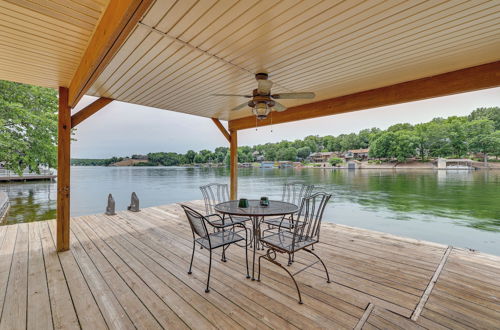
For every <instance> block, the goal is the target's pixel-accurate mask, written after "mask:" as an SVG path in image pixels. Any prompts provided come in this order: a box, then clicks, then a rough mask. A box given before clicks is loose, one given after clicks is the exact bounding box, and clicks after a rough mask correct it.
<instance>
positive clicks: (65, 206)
mask: <svg viewBox="0 0 500 330" xmlns="http://www.w3.org/2000/svg"><path fill="white" fill-rule="evenodd" d="M68 94H69V92H68V89H67V88H66V87H59V114H58V128H57V211H56V218H57V251H66V250H68V249H69V217H70V212H69V211H70V209H69V208H70V157H71V148H70V147H71V108H70V107H69V106H68Z"/></svg>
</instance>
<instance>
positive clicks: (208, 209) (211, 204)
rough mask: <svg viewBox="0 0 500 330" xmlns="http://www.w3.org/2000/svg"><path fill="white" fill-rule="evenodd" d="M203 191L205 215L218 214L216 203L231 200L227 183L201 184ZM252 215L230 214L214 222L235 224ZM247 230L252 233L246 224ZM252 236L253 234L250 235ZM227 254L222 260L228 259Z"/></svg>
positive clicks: (223, 254)
mask: <svg viewBox="0 0 500 330" xmlns="http://www.w3.org/2000/svg"><path fill="white" fill-rule="evenodd" d="M200 190H201V193H202V195H203V200H204V202H205V216H206V217H211V216H213V215H214V214H218V213H217V212H216V211H215V205H217V204H219V203H222V202H227V201H228V200H229V188H228V185H227V184H224V183H209V184H206V185H204V186H200ZM250 220H251V219H250V217H238V216H229V218H226V217H225V215H222V217H219V218H217V219H215V220H213V221H212V222H213V223H214V224H216V225H224V224H225V223H226V222H231V223H233V224H236V223H244V222H247V221H250ZM214 230H215V231H220V230H221V229H219V228H214ZM245 230H246V231H248V234H249V235H250V234H251V229H250V228H247V227H246V226H245ZM250 237H251V236H250ZM251 246H252V242H251V241H250V247H251ZM225 256H226V254H225V253H222V261H226V260H225V259H226V258H225Z"/></svg>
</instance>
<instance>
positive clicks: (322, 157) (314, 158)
mask: <svg viewBox="0 0 500 330" xmlns="http://www.w3.org/2000/svg"><path fill="white" fill-rule="evenodd" d="M338 156H339V155H338V154H337V153H336V152H315V153H312V154H310V155H309V159H310V161H311V162H313V163H326V162H328V160H329V159H330V158H333V157H338Z"/></svg>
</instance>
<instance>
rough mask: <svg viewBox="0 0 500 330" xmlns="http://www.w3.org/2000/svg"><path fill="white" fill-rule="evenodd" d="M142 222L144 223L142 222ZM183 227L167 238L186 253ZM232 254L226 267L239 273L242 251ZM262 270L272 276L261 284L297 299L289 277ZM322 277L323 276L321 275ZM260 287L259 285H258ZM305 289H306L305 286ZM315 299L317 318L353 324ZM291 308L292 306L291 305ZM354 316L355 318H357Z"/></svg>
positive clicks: (188, 241) (272, 268)
mask: <svg viewBox="0 0 500 330" xmlns="http://www.w3.org/2000/svg"><path fill="white" fill-rule="evenodd" d="M151 219H152V217H148V221H149V220H151ZM156 221H159V222H158V223H157V225H160V224H161V221H162V220H161V219H156ZM142 222H144V221H142ZM184 226H186V223H185V222H182V225H181V227H180V228H176V229H173V228H172V229H169V232H170V233H175V234H176V235H177V236H168V237H169V239H170V240H176V241H177V242H179V241H181V239H182V241H183V244H184V246H185V249H186V250H187V251H190V246H191V245H192V238H189V235H185V233H186V229H188V228H183V227H184ZM176 227H179V225H176ZM165 234H166V235H168V233H165ZM233 251H234V252H231V251H229V252H228V255H229V253H230V257H229V259H230V260H231V262H228V263H227V267H230V268H233V269H234V270H235V271H240V272H241V269H243V267H244V258H243V250H241V251H240V250H233ZM236 252H240V253H237V254H236V255H233V254H234V253H236ZM233 261H234V262H236V263H237V264H234V263H233ZM263 269H265V272H266V275H267V274H272V276H269V280H268V281H263V282H262V284H263V285H264V287H265V286H267V287H269V288H271V289H272V290H273V291H274V290H277V291H278V292H280V294H286V295H287V296H288V299H292V300H295V301H296V299H297V293H296V291H295V287H294V286H293V283H292V282H291V279H290V278H289V277H287V275H286V274H284V273H282V272H280V270H279V269H277V268H276V266H274V265H269V264H267V265H264V264H263ZM263 273H264V270H263ZM322 276H323V277H324V274H323V275H322ZM322 282H325V283H326V281H325V279H323V280H322ZM316 283H317V284H318V285H321V286H323V285H322V284H319V283H318V281H316ZM259 285H260V284H259ZM327 287H328V286H326V287H325V288H323V287H322V290H324V289H327ZM305 288H307V286H305ZM273 291H271V292H270V293H269V294H270V295H272V294H273V293H274V292H273ZM310 292H311V291H310V290H305V289H303V293H304V294H306V295H309V294H310ZM315 293H320V292H319V291H317V292H315ZM316 296H317V294H314V293H313V294H311V297H314V298H316ZM316 300H317V299H313V300H312V302H310V304H309V305H310V306H311V307H313V308H314V309H315V310H316V311H317V313H319V314H317V317H330V318H332V322H335V321H337V322H346V323H347V324H349V326H351V325H353V324H355V320H353V319H351V318H349V317H347V316H346V315H345V314H343V312H342V310H341V309H338V310H337V309H332V308H331V307H330V308H325V304H324V303H325V302H326V301H323V302H322V303H321V304H318V302H317V301H316ZM292 306H293V305H292ZM357 314H358V315H359V316H360V315H361V310H359V309H358V313H357ZM311 315H316V314H311ZM358 315H356V316H358ZM346 323H344V326H345V325H346Z"/></svg>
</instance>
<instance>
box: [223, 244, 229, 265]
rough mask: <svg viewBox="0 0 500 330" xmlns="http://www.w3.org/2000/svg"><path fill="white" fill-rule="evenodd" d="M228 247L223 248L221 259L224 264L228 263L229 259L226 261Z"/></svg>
mask: <svg viewBox="0 0 500 330" xmlns="http://www.w3.org/2000/svg"><path fill="white" fill-rule="evenodd" d="M228 247H229V245H226V246H223V247H222V258H221V261H222V262H226V261H227V259H226V250H227V248H228Z"/></svg>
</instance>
